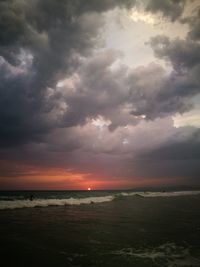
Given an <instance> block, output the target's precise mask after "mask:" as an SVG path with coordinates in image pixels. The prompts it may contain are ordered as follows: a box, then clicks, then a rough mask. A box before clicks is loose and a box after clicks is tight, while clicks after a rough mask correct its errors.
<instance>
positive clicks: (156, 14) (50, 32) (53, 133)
mask: <svg viewBox="0 0 200 267" xmlns="http://www.w3.org/2000/svg"><path fill="white" fill-rule="evenodd" d="M168 186H192V187H198V186H200V1H199V0H145V1H144V0H101V1H100V0H84V1H83V0H61V1H57V0H28V1H25V0H6V1H0V189H2V190H18V189H19V190H22V189H23V190H24V189H51V190H53V189H58V190H59V189H60V190H65V189H66V190H67V189H69V190H79V189H81V190H82V189H83V190H84V189H87V188H88V187H90V188H91V189H96V190H98V189H131V188H138V187H162V188H165V187H168Z"/></svg>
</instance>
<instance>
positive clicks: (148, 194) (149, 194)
mask: <svg viewBox="0 0 200 267" xmlns="http://www.w3.org/2000/svg"><path fill="white" fill-rule="evenodd" d="M199 194H200V191H176V192H130V193H126V192H123V193H121V195H122V196H140V197H178V196H192V195H199Z"/></svg>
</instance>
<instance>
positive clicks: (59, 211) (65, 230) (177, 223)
mask: <svg viewBox="0 0 200 267" xmlns="http://www.w3.org/2000/svg"><path fill="white" fill-rule="evenodd" d="M199 204H200V191H177V192H172V191H171V192H134V191H35V192H33V191H32V192H31V191H12V192H5V191H4V192H0V247H1V249H0V259H1V262H5V263H4V265H5V266H59V267H60V266H74V267H78V266H80V267H81V266H87V267H90V266H91V267H93V266H94V267H95V266H99V267H100V266H105V267H106V266H114V267H115V266H116V267H118V266H121V267H123V266H125V267H128V266H136V267H137V266H138V267H140V266H142V267H143V266H147V267H151V266H155V267H156V266H162V267H165V266H166V267H178V266H180V267H181V266H183V267H184V266H190V267H193V266H200V207H199ZM4 265H3V266H4Z"/></svg>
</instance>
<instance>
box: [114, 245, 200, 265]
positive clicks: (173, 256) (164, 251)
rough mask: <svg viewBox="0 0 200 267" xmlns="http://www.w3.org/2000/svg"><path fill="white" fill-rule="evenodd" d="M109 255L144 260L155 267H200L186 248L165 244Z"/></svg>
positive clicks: (123, 250)
mask: <svg viewBox="0 0 200 267" xmlns="http://www.w3.org/2000/svg"><path fill="white" fill-rule="evenodd" d="M111 254H114V255H117V256H120V257H126V258H127V257H130V258H132V257H133V258H140V259H144V260H145V259H146V260H149V261H150V262H153V263H154V264H155V265H156V266H163V267H164V266H165V267H177V266H179V267H186V266H187V267H195V266H200V259H199V258H196V257H194V256H192V255H191V253H190V249H189V248H188V247H183V246H177V245H176V244H174V243H165V244H163V245H161V246H158V247H152V248H140V249H136V248H123V249H121V250H116V251H113V252H112V253H111ZM157 264H158V265H157Z"/></svg>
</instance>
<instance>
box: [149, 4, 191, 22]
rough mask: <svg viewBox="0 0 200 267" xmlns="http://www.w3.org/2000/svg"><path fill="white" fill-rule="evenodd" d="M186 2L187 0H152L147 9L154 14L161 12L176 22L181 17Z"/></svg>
mask: <svg viewBox="0 0 200 267" xmlns="http://www.w3.org/2000/svg"><path fill="white" fill-rule="evenodd" d="M185 2H186V1H185V0H165V1H163V0H150V1H149V3H148V5H147V7H146V9H147V10H148V11H151V12H153V13H157V12H160V13H162V14H163V16H165V17H169V18H170V19H171V20H172V21H174V20H176V19H178V18H179V17H180V16H181V14H182V12H183V10H184V6H185Z"/></svg>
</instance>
